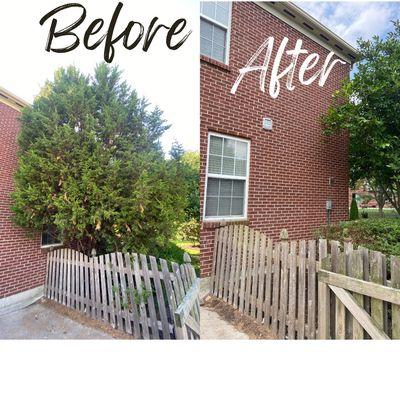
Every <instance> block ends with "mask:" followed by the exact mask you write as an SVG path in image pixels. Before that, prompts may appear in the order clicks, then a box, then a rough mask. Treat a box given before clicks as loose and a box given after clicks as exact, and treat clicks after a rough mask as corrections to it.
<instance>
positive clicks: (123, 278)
mask: <svg viewBox="0 0 400 400" xmlns="http://www.w3.org/2000/svg"><path fill="white" fill-rule="evenodd" d="M198 286H199V284H198V278H196V274H195V271H194V268H193V266H192V265H191V263H190V257H189V256H188V255H187V254H185V257H184V263H183V264H182V265H178V264H177V263H170V264H169V263H168V262H167V261H166V260H163V259H159V260H157V259H156V258H155V257H153V256H146V255H143V254H140V255H138V254H135V253H134V254H128V253H124V254H123V253H119V252H117V253H111V254H105V255H101V256H97V257H96V256H93V257H88V256H86V255H85V254H83V253H80V252H77V251H74V250H72V249H57V250H53V251H51V252H49V254H48V257H47V276H46V284H45V297H47V298H48V299H51V300H54V301H57V302H58V303H60V304H63V305H65V306H67V307H70V308H73V309H75V310H79V311H80V312H82V313H84V314H86V315H87V316H90V317H91V318H94V319H97V320H101V321H103V322H107V323H109V324H111V325H112V326H113V327H114V328H116V329H119V330H122V331H124V332H126V333H128V334H132V335H133V336H134V337H135V338H137V339H199V338H200V327H199V324H200V302H199V290H198ZM188 293H189V295H190V298H188ZM182 308H184V309H185V313H184V314H183V315H182V311H181V310H182ZM188 319H189V323H187V320H188ZM177 320H178V321H179V324H178V325H177V324H176V321H177Z"/></svg>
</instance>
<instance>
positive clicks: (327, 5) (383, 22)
mask: <svg viewBox="0 0 400 400" xmlns="http://www.w3.org/2000/svg"><path fill="white" fill-rule="evenodd" d="M296 4H297V5H298V6H299V7H300V8H302V9H303V10H305V11H306V12H308V13H309V14H310V15H312V16H313V17H314V18H315V19H317V20H318V21H320V22H321V23H322V24H324V25H325V26H327V27H328V28H329V29H330V30H332V31H333V32H334V33H336V34H337V35H339V36H340V37H342V38H343V39H344V40H346V41H348V42H349V43H350V44H352V45H353V46H356V44H357V39H358V38H360V37H361V38H363V39H370V38H371V37H372V36H374V35H379V36H385V35H386V34H387V32H389V31H390V30H391V27H392V26H391V22H390V21H392V20H395V19H400V2H362V1H355V2H350V1H349V2H296Z"/></svg>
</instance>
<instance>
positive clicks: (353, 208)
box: [350, 197, 359, 221]
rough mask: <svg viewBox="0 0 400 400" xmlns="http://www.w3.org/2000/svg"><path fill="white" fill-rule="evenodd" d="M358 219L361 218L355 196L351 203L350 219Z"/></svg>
mask: <svg viewBox="0 0 400 400" xmlns="http://www.w3.org/2000/svg"><path fill="white" fill-rule="evenodd" d="M356 219H359V215H358V206H357V201H356V198H355V197H353V198H352V200H351V205H350V221H354V220H356Z"/></svg>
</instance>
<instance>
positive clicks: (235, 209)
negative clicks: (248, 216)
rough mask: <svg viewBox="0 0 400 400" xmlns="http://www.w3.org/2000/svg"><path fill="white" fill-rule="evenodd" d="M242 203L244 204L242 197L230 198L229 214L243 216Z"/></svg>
mask: <svg viewBox="0 0 400 400" xmlns="http://www.w3.org/2000/svg"><path fill="white" fill-rule="evenodd" d="M243 205H244V199H241V198H237V197H234V198H233V199H232V210H231V215H235V216H243V215H244V212H243V211H244V210H243Z"/></svg>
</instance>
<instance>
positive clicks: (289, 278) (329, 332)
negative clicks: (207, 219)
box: [210, 224, 400, 339]
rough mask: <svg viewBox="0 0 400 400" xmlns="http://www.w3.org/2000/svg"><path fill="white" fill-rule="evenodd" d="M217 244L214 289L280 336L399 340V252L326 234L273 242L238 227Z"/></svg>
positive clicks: (224, 231) (222, 232)
mask: <svg viewBox="0 0 400 400" xmlns="http://www.w3.org/2000/svg"><path fill="white" fill-rule="evenodd" d="M284 237H285V236H284ZM215 241H216V242H215V247H214V257H213V259H214V268H213V272H212V275H211V288H210V289H211V290H210V292H211V293H213V294H214V295H215V296H217V297H219V298H221V299H222V300H224V301H226V302H228V303H229V304H232V306H233V307H234V308H236V309H238V310H239V311H240V312H241V313H243V314H244V315H247V316H249V317H252V318H254V319H255V320H256V321H257V322H258V323H262V324H264V325H265V326H266V327H267V328H269V329H270V330H271V331H272V332H273V333H274V334H275V335H276V336H277V337H278V338H280V339H284V338H287V339H315V338H317V337H318V338H319V339H369V338H373V339H382V338H393V339H400V261H399V259H398V258H397V257H390V260H389V259H387V258H386V256H385V255H383V254H381V253H379V252H375V251H369V250H367V249H365V248H363V247H359V248H358V249H355V248H353V245H352V244H351V243H344V244H343V245H341V244H340V243H339V242H337V241H330V242H328V241H327V240H325V239H320V240H319V241H315V240H308V241H307V242H306V241H305V240H300V241H291V242H289V241H288V240H286V239H282V240H280V241H277V242H273V241H272V240H271V239H267V237H266V236H265V235H264V234H263V233H261V232H258V231H256V230H254V229H252V228H249V227H248V226H244V225H239V224H235V225H232V224H231V225H229V226H225V227H221V228H218V229H217V230H216V233H215ZM387 261H390V265H388V263H387Z"/></svg>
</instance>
